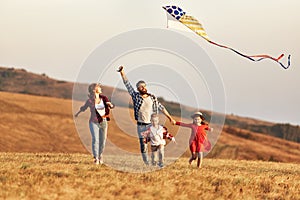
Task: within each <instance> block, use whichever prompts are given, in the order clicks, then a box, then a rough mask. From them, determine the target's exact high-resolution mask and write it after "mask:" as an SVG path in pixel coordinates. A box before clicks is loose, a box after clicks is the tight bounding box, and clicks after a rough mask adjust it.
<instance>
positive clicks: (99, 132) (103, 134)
mask: <svg viewBox="0 0 300 200" xmlns="http://www.w3.org/2000/svg"><path fill="white" fill-rule="evenodd" d="M89 126H90V131H91V135H92V152H93V155H94V158H96V159H97V158H98V159H100V160H101V159H102V153H103V151H104V147H105V143H106V138H107V127H108V124H107V121H106V119H103V121H102V122H101V123H94V122H90V123H89Z"/></svg>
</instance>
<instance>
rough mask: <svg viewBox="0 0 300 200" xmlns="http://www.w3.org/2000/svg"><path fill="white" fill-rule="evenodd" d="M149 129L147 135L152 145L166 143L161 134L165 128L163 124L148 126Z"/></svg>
mask: <svg viewBox="0 0 300 200" xmlns="http://www.w3.org/2000/svg"><path fill="white" fill-rule="evenodd" d="M149 130H150V133H149V137H150V142H151V145H152V146H158V145H166V141H165V139H164V134H163V133H164V131H165V130H164V127H163V126H161V125H159V126H158V128H155V127H154V126H150V128H149Z"/></svg>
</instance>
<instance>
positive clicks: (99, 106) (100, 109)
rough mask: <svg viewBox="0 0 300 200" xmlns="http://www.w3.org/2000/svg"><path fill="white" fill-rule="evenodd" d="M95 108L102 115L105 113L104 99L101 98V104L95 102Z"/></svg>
mask: <svg viewBox="0 0 300 200" xmlns="http://www.w3.org/2000/svg"><path fill="white" fill-rule="evenodd" d="M95 108H96V110H97V112H98V113H99V115H100V116H101V117H103V116H104V115H105V105H104V102H103V101H102V99H101V100H100V103H99V104H95Z"/></svg>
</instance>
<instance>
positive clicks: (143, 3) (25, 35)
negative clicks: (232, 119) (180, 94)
mask: <svg viewBox="0 0 300 200" xmlns="http://www.w3.org/2000/svg"><path fill="white" fill-rule="evenodd" d="M164 5H178V6H180V7H181V8H183V9H184V10H185V11H186V12H187V13H188V14H190V15H192V16H194V17H196V18H197V19H198V20H199V21H201V23H202V24H203V26H204V28H205V29H206V32H207V34H208V36H209V37H210V38H211V39H212V40H214V41H216V42H219V43H222V44H225V45H227V46H231V47H234V48H235V49H238V50H240V51H241V52H243V53H247V54H270V55H273V56H275V57H276V56H279V55H280V54H281V53H285V54H286V55H288V54H291V67H290V68H289V69H288V70H284V69H282V68H281V67H280V66H279V65H278V64H277V63H275V62H273V61H268V60H266V61H262V62H256V63H254V62H251V61H249V60H247V59H245V58H242V57H240V56H237V55H236V54H234V53H232V52H230V51H228V50H225V49H222V48H218V47H216V46H213V45H211V44H209V43H207V42H206V41H204V40H203V39H202V38H200V37H198V36H197V35H194V34H192V33H188V32H187V33H181V34H183V35H185V37H188V38H190V39H191V40H193V41H194V42H195V43H197V44H198V45H199V46H200V47H201V48H202V49H203V50H204V51H205V52H206V54H207V55H208V57H209V58H210V59H211V61H212V62H213V63H214V65H215V67H216V69H217V70H218V73H219V75H220V77H221V80H222V82H223V85H224V90H225V95H226V102H225V103H226V113H227V114H234V115H239V116H244V117H251V118H257V119H262V120H266V121H271V122H278V123H290V124H294V125H300V117H299V113H300V106H299V105H298V103H299V102H300V92H299V89H298V87H299V85H300V78H299V74H300V65H299V63H300V59H299V56H300V48H298V45H299V44H300V37H299V35H300V26H299V20H300V12H299V11H298V10H299V8H300V1H297V0H286V1H283V0H264V1H258V0H252V1H245V0H226V1H216V0H212V1H202V0H190V1H163V0H157V1H147V0H130V1H124V0H110V1H102V0H101V1H96V0H89V1H83V0H73V1H71V0H51V1H50V0H48V1H46V0H44V1H39V0H27V1H21V0H19V1H18V0H0V27H1V32H0V66H5V67H15V68H23V69H26V70H27V71H30V72H34V73H39V74H42V73H45V74H47V75H48V76H50V77H52V78H55V79H59V80H67V81H76V80H77V78H78V75H79V74H80V73H82V71H81V69H82V66H83V65H84V63H86V60H87V59H88V58H89V56H90V55H91V54H92V52H94V51H95V49H97V47H99V46H101V44H103V43H104V42H106V41H108V40H110V39H111V38H114V37H116V36H118V35H119V34H122V33H126V32H128V31H132V30H139V29H143V28H157V29H166V13H165V11H164V10H163V9H162V8H161V7H162V6H164ZM145 39H147V38H145ZM136 53H137V55H136V56H139V57H141V56H147V55H151V56H152V57H150V58H153V59H154V57H155V54H156V53H157V51H156V52H154V53H153V52H152V53H149V52H136ZM139 53H144V54H143V55H138V54H139ZM147 53H148V54H147ZM158 54H159V53H158ZM134 55H135V54H131V55H128V57H127V58H126V57H125V58H122V59H123V60H122V59H120V60H119V61H118V62H115V63H116V64H120V61H124V63H126V59H127V60H128V59H129V58H130V57H132V56H133V57H134ZM157 56H158V57H159V56H161V57H163V56H165V55H162V54H159V55H157ZM133 59H134V58H132V59H131V60H130V61H128V64H129V65H130V64H131V62H133V61H132V60H133ZM165 61H166V60H164V62H165ZM178 62H179V61H178ZM283 62H284V63H286V60H285V58H284V59H283ZM139 65H141V66H147V65H149V61H147V62H145V63H144V65H143V60H140V62H139ZM165 65H166V63H164V66H165ZM156 67H157V66H156ZM174 69H175V71H178V73H180V74H181V73H182V70H181V69H180V68H179V67H178V68H177V69H176V66H175V65H174ZM116 78H119V77H117V75H115V74H114V75H111V77H108V79H111V80H113V79H116ZM131 78H135V76H134V75H132V76H131ZM147 79H149V81H150V82H151V79H150V78H148V77H147ZM179 80H180V79H179ZM107 83H108V85H110V82H109V81H107ZM188 83H189V82H188ZM103 84H105V83H103ZM156 84H157V83H156ZM193 84H194V83H191V84H190V86H191V88H192V90H197V88H195V87H194V85H193ZM183 85H184V84H183ZM120 87H121V88H122V85H120ZM155 92H158V93H160V92H162V90H161V91H155ZM172 92H173V93H172ZM162 93H163V92H162ZM171 93H172V94H170V95H169V96H167V97H166V99H168V98H170V99H171V100H173V99H172V95H173V96H176V92H175V94H174V91H171ZM207 93H209V91H208V92H207ZM158 96H160V95H158ZM175 99H176V98H175ZM183 103H184V104H189V102H183ZM207 104H208V105H207V106H206V102H203V107H204V108H207V107H210V106H209V103H207Z"/></svg>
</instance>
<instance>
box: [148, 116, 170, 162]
mask: <svg viewBox="0 0 300 200" xmlns="http://www.w3.org/2000/svg"><path fill="white" fill-rule="evenodd" d="M143 135H144V138H145V141H144V142H145V143H147V142H149V141H150V143H151V160H152V165H154V166H155V165H156V164H157V154H158V157H159V161H158V166H159V167H163V166H164V146H165V145H166V141H165V139H166V138H168V139H170V140H171V141H173V142H175V138H174V137H173V136H172V135H171V134H170V133H168V130H167V128H166V127H164V126H162V125H159V117H158V115H157V114H155V113H154V114H152V115H151V125H150V127H149V128H148V129H147V131H145V132H143Z"/></svg>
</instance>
